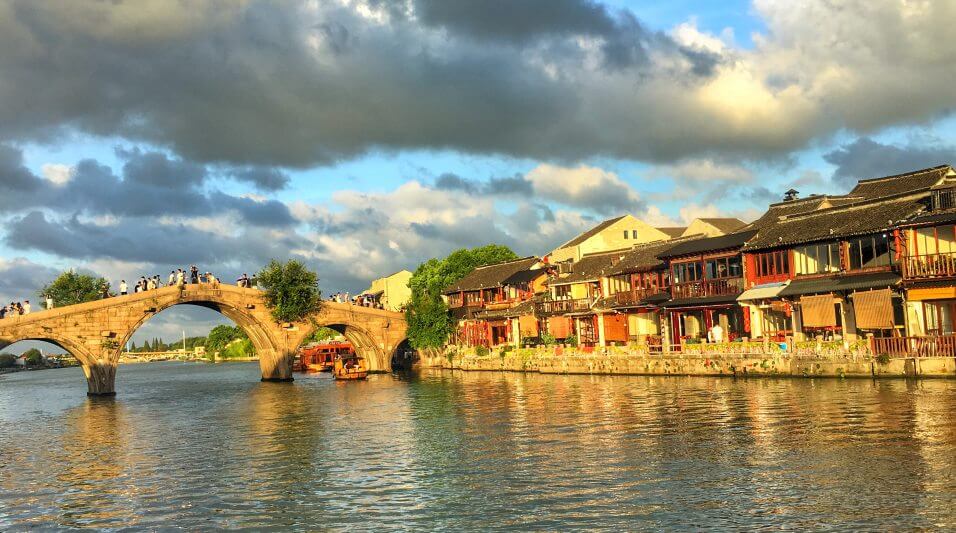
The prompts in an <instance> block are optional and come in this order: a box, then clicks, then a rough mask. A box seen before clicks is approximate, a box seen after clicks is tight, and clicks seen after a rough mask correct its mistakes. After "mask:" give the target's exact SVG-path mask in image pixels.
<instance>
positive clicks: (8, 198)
mask: <svg viewBox="0 0 956 533" xmlns="http://www.w3.org/2000/svg"><path fill="white" fill-rule="evenodd" d="M117 155H119V156H120V157H122V158H124V159H125V162H124V163H123V173H122V178H121V177H120V176H117V175H116V174H114V173H113V170H112V169H111V168H110V167H107V166H105V165H102V164H100V163H99V162H97V161H95V160H92V159H86V160H83V161H80V162H79V163H77V165H76V166H75V168H74V169H73V173H72V178H71V179H70V180H69V181H68V182H66V183H65V184H63V185H54V184H52V183H50V182H49V181H47V180H44V179H42V178H39V177H37V176H35V175H34V174H33V173H32V172H30V171H29V170H28V169H26V168H25V167H24V166H23V164H22V155H21V154H20V152H19V151H17V150H15V149H13V148H9V147H6V146H3V145H0V190H2V191H4V192H6V193H7V194H4V195H0V209H3V210H6V211H23V210H27V209H40V208H43V209H53V210H56V211H58V212H66V213H71V214H72V213H85V214H89V215H93V216H96V215H114V216H120V217H163V216H177V215H178V216H213V215H218V214H221V213H225V212H236V213H238V214H239V216H240V220H241V221H242V222H243V223H246V224H251V225H254V226H263V227H285V226H290V225H293V224H295V223H296V222H295V219H294V218H293V217H292V214H291V213H290V212H289V208H288V207H287V206H286V205H285V204H283V203H281V202H278V201H275V200H265V201H261V202H260V201H256V200H253V199H251V198H241V197H236V196H230V195H228V194H224V193H222V192H218V191H212V192H205V191H204V190H203V185H204V184H205V180H206V178H207V176H208V172H207V170H206V168H205V167H204V166H202V165H197V164H195V163H191V162H188V161H184V160H182V159H178V158H172V157H169V156H167V155H166V154H162V153H159V152H142V151H139V150H128V151H124V150H118V151H117Z"/></svg>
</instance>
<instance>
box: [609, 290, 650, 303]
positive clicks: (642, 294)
mask: <svg viewBox="0 0 956 533" xmlns="http://www.w3.org/2000/svg"><path fill="white" fill-rule="evenodd" d="M651 294H652V293H651V291H649V290H648V289H643V288H642V289H634V290H630V291H623V292H619V293H616V294H614V296H613V297H612V298H613V299H614V303H615V304H616V305H637V304H639V303H641V302H643V301H644V300H646V299H647V297H648V296H650V295H651Z"/></svg>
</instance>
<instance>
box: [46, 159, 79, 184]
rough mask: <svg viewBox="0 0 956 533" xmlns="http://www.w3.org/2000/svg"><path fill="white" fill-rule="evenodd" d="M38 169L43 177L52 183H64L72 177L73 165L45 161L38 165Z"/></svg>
mask: <svg viewBox="0 0 956 533" xmlns="http://www.w3.org/2000/svg"><path fill="white" fill-rule="evenodd" d="M40 170H41V171H42V172H43V177H44V178H46V179H47V180H48V181H49V182H50V183H53V184H54V185H65V184H66V183H67V182H69V181H70V180H71V179H73V167H71V166H69V165H61V164H58V163H46V164H45V165H43V166H42V167H40Z"/></svg>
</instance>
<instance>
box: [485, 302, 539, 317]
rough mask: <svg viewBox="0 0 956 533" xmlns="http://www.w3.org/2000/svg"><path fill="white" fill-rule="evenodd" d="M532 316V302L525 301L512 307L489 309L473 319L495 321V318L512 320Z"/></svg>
mask: <svg viewBox="0 0 956 533" xmlns="http://www.w3.org/2000/svg"><path fill="white" fill-rule="evenodd" d="M532 314H534V301H532V300H525V301H523V302H521V303H519V304H518V305H516V306H514V307H507V308H505V309H489V310H486V311H481V312H479V313H476V314H475V318H482V319H489V318H490V319H495V318H514V317H518V316H524V315H532Z"/></svg>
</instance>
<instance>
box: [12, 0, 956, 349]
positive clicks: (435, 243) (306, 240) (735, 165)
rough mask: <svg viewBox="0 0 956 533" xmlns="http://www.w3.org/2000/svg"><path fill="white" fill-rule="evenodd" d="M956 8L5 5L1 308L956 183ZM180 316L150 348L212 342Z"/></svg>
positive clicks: (678, 2)
mask: <svg viewBox="0 0 956 533" xmlns="http://www.w3.org/2000/svg"><path fill="white" fill-rule="evenodd" d="M953 20H956V1H953V0H936V1H928V0H927V1H921V0H846V1H844V2H832V1H830V0H805V1H802V2H793V1H790V0H753V1H751V2H747V1H743V0H739V1H738V0H728V1H724V2H711V1H698V2H692V1H689V0H672V1H670V2H658V1H651V0H605V1H603V2H602V1H597V0H523V1H522V0H485V1H482V2H478V1H474V0H394V1H392V0H323V1H315V0H314V1H303V2H294V1H291V0H290V1H255V0H247V1H237V0H190V1H186V0H181V1H179V2H173V1H169V0H137V1H135V2H134V1H129V0H127V1H124V0H99V1H98V0H88V1H80V0H76V1H72V2H67V3H64V2H53V1H46V0H22V1H21V0H0V221H2V222H0V298H2V299H3V301H10V300H13V299H23V298H29V297H31V296H32V297H35V292H36V288H37V287H38V285H40V284H42V283H43V282H45V281H47V280H49V279H50V278H51V277H52V276H54V275H55V274H56V272H58V271H60V270H63V269H67V268H77V269H83V270H87V271H93V272H96V273H98V274H100V275H103V276H105V277H107V278H109V279H111V280H113V281H114V282H118V280H119V279H121V278H125V279H127V280H129V279H133V278H135V277H138V276H139V275H141V274H151V273H160V274H162V273H163V272H165V273H168V272H169V270H170V269H171V268H174V267H179V266H185V265H188V264H189V263H193V262H195V263H197V264H199V265H200V266H201V267H202V268H203V269H207V270H212V271H213V272H216V273H218V274H220V276H221V277H223V278H225V279H234V278H235V276H237V275H238V274H241V273H243V272H249V273H252V272H253V271H255V270H256V269H257V268H258V267H260V266H261V265H263V264H264V263H265V262H267V261H268V260H269V259H270V258H273V257H275V258H280V259H281V258H288V257H297V258H300V259H303V260H305V261H307V262H308V263H309V264H310V265H311V266H312V267H314V268H315V269H316V270H317V271H318V272H319V273H320V276H321V278H322V282H321V285H322V288H323V290H324V292H326V293H332V292H335V291H338V290H350V291H352V292H356V291H359V290H361V289H363V288H365V287H366V286H367V284H368V281H369V280H370V279H372V278H374V277H376V276H378V275H382V274H388V273H391V272H393V271H395V270H399V269H401V268H408V269H412V270H413V269H414V268H415V267H416V266H417V265H418V264H419V263H420V262H421V261H422V260H423V259H426V258H429V257H432V256H436V255H443V254H446V253H448V252H449V251H451V250H453V249H456V248H459V247H462V246H475V245H481V244H485V243H489V242H497V243H502V244H506V245H509V246H511V247H512V248H514V249H515V251H516V252H518V253H519V254H541V253H545V252H547V251H548V250H549V249H550V247H552V246H554V245H555V244H558V243H560V242H561V241H563V240H564V239H566V238H568V237H570V236H572V235H574V234H576V233H578V232H580V231H581V230H583V229H585V228H587V227H589V226H591V225H593V224H594V223H595V222H596V221H599V220H601V219H603V218H606V217H609V216H613V215H616V214H620V213H624V212H630V213H632V214H634V215H636V216H638V217H641V218H644V219H645V220H648V221H649V222H652V223H655V224H661V225H676V224H680V223H682V222H684V221H687V220H689V219H691V218H694V217H696V216H701V215H709V216H715V215H726V216H738V217H740V218H743V219H749V218H753V217H755V216H756V215H757V214H759V213H760V212H761V211H762V210H763V209H764V207H765V206H766V204H767V203H768V202H771V201H775V200H777V199H779V198H780V196H781V193H782V192H783V191H785V190H787V189H788V188H790V187H795V188H797V189H798V190H800V191H801V192H803V193H804V194H808V193H813V192H842V191H845V190H846V189H847V188H848V187H849V186H850V185H851V184H852V183H853V182H854V181H855V180H856V179H860V178H866V177H875V176H880V175H887V174H892V173H896V172H901V171H907V170H913V169H917V168H923V167H928V166H933V165H937V164H942V163H951V162H953V161H956V118H953V116H952V113H951V110H953V109H954V106H956V90H954V87H956V47H954V46H949V45H947V41H946V38H945V36H946V35H948V34H949V33H951V27H950V26H951V22H952V21H953ZM213 321H215V318H214V317H213V316H210V315H208V314H196V313H190V312H188V311H179V310H175V311H174V310H171V311H169V312H168V313H167V314H164V315H163V319H162V320H160V319H159V318H157V319H156V320H155V321H154V322H155V323H151V327H152V329H149V328H144V333H143V336H153V335H154V334H156V335H160V336H162V335H164V334H165V335H169V336H173V335H171V334H172V333H175V332H176V331H179V330H181V329H182V325H183V323H184V322H185V323H186V324H188V325H189V328H190V329H189V331H188V333H192V332H194V330H195V331H197V332H198V331H199V330H201V329H202V328H204V327H207V326H208V324H210V323H212V322H213Z"/></svg>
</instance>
